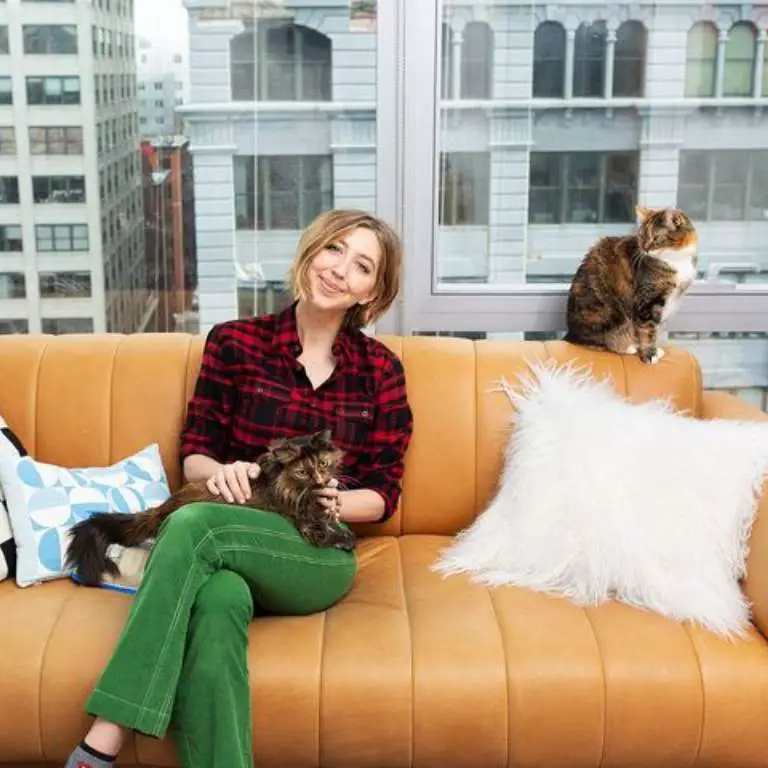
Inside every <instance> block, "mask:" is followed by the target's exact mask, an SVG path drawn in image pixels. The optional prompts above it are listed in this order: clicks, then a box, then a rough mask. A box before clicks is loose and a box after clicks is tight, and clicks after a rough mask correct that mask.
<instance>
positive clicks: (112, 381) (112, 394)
mask: <svg viewBox="0 0 768 768" xmlns="http://www.w3.org/2000/svg"><path fill="white" fill-rule="evenodd" d="M121 345H122V341H118V343H117V344H115V348H114V350H113V351H112V365H111V366H110V369H109V419H108V421H107V423H108V425H109V426H108V431H109V441H108V444H107V451H108V457H107V463H108V464H109V465H110V466H111V465H112V462H113V461H114V459H113V458H112V457H113V455H114V453H113V441H114V436H115V424H114V419H115V415H114V414H115V361H116V360H117V352H118V350H119V349H120V346H121Z"/></svg>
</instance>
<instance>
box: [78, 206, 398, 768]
mask: <svg viewBox="0 0 768 768" xmlns="http://www.w3.org/2000/svg"><path fill="white" fill-rule="evenodd" d="M401 258H402V257H401V245H400V241H399V239H398V237H397V235H396V234H395V233H394V232H393V231H392V230H391V229H390V228H389V227H388V226H387V225H386V224H384V223H383V222H381V221H380V220H378V219H376V218H374V217H372V216H370V215H368V214H366V213H363V212H361V211H354V210H336V211H330V212H328V213H325V214H322V215H321V216H319V217H318V218H317V219H316V220H315V221H314V222H313V223H312V224H311V225H310V226H309V227H308V228H307V230H306V231H305V232H304V233H303V234H302V237H301V240H300V242H299V248H298V254H297V257H296V259H295V262H294V264H293V266H292V268H291V273H290V283H291V288H292V291H293V294H294V297H295V299H296V300H295V302H294V303H293V304H292V305H291V306H290V307H288V308H287V309H286V310H284V311H283V312H280V313H279V314H276V315H269V316H264V317H258V318H249V319H244V320H235V321H230V322H226V323H221V324H220V325H217V326H215V327H214V328H213V329H212V330H211V332H210V334H209V335H208V338H207V340H206V345H205V349H204V351H203V357H202V364H201V369H200V374H199V377H198V380H197V385H196V388H195V392H194V395H193V397H192V399H191V401H190V403H189V407H188V414H187V419H186V423H185V425H184V429H183V432H182V440H181V458H182V460H183V468H184V477H185V479H186V480H187V481H194V480H206V481H207V485H208V488H209V489H210V490H211V491H212V492H213V493H215V494H216V495H219V496H220V497H221V499H222V502H221V503H220V504H218V503H217V504H192V505H188V506H187V507H184V508H183V509H181V510H178V511H177V512H176V513H175V514H174V515H173V516H172V517H171V518H169V519H168V521H167V522H166V525H165V527H164V528H163V530H162V532H161V534H160V536H159V537H158V539H157V543H156V545H155V547H154V550H153V553H152V557H151V558H150V559H149V562H148V564H147V568H146V570H145V574H144V579H143V582H142V585H141V588H140V590H139V592H138V594H137V595H136V598H135V602H134V604H133V605H132V607H131V612H130V614H129V617H128V620H127V622H126V625H125V628H124V629H123V632H122V635H121V637H120V640H119V642H118V644H117V647H116V649H115V652H114V655H113V657H112V659H111V660H110V662H109V664H108V665H107V667H106V669H105V670H104V672H103V673H102V676H101V678H100V680H99V681H98V683H97V685H96V687H95V689H94V690H93V692H92V693H91V696H90V698H89V700H88V702H87V705H86V710H87V711H88V712H89V713H90V714H92V715H95V716H96V720H95V722H94V723H93V726H92V727H91V729H90V731H89V732H88V734H87V735H86V737H85V739H84V740H83V741H82V742H81V744H80V745H79V746H78V747H77V749H76V750H75V751H74V752H73V753H72V755H71V756H70V758H69V761H68V762H67V768H103V766H108V765H110V764H111V763H112V762H113V761H114V759H115V756H116V755H117V754H118V752H119V751H120V749H121V747H122V745H123V743H124V740H125V737H126V734H127V733H128V730H129V729H134V730H136V731H138V732H140V733H145V734H149V735H151V736H156V737H162V736H164V734H165V732H166V730H167V728H168V726H169V724H170V723H171V721H172V722H173V727H172V730H173V733H174V737H175V741H176V744H177V747H178V752H179V758H180V761H181V763H182V765H183V766H187V767H194V768H214V766H223V767H225V768H239V766H251V765H252V739H251V701H250V692H249V683H248V671H247V655H246V654H247V637H248V635H247V630H248V625H249V623H250V622H251V620H252V618H253V616H254V614H255V613H256V612H260V611H266V612H271V613H282V614H307V613H312V612H315V611H322V610H325V609H326V608H329V607H330V606H332V605H333V604H335V603H336V602H338V601H339V600H340V599H341V598H342V597H344V595H345V594H346V593H347V592H348V591H349V589H350V587H351V585H352V582H353V580H354V577H355V572H356V561H355V556H354V553H349V552H342V551H340V550H334V549H319V548H316V547H313V546H312V545H310V544H308V543H307V542H306V541H305V540H304V539H303V538H302V537H300V536H299V534H298V533H297V532H296V530H295V528H293V526H292V525H290V523H288V522H287V521H285V520H284V519H283V518H282V517H280V516H279V515H274V514H269V513H266V512H260V511H258V510H252V509H250V508H243V507H241V506H239V505H240V504H242V503H243V501H245V499H246V498H247V497H248V494H249V487H250V484H249V478H254V477H256V476H257V473H258V467H257V466H256V465H255V464H253V463H249V459H251V458H253V457H254V456H256V455H258V454H259V453H260V452H261V451H262V450H263V449H264V448H265V446H266V445H267V443H268V442H269V441H270V440H272V439H273V438H275V437H280V436H286V437H287V436H293V435H297V434H306V433H308V432H311V431H315V430H317V429H319V428H324V427H330V428H331V429H332V430H333V434H334V438H335V440H336V441H337V443H338V444H339V445H340V447H342V448H343V449H344V450H345V451H346V453H347V459H346V461H347V464H346V465H345V468H344V472H345V486H346V485H347V484H349V485H350V486H352V487H351V488H349V489H348V490H340V489H339V488H338V487H337V486H335V485H333V486H332V487H326V488H324V489H322V490H320V491H318V493H319V494H320V495H321V498H322V501H323V503H324V504H325V506H326V507H328V509H329V510H330V512H331V513H332V514H335V515H337V516H338V518H339V519H341V520H343V521H345V522H348V523H357V522H375V521H383V520H386V519H387V518H389V517H390V516H391V515H392V514H393V513H394V511H395V508H396V505H397V502H398V499H399V496H400V480H401V477H402V472H403V458H404V454H405V451H406V448H407V446H408V444H409V441H410V438H411V432H412V413H411V409H410V407H409V404H408V401H407V397H406V391H405V379H404V374H403V368H402V365H401V363H400V361H399V360H398V358H397V357H396V356H395V355H394V354H392V353H391V352H390V351H389V350H388V349H387V348H386V347H385V346H384V345H383V344H381V343H380V342H377V341H375V340H374V339H372V338H370V337H369V336H367V335H365V334H364V333H363V332H362V331H361V328H362V327H363V326H364V325H367V324H368V323H371V322H373V321H375V320H376V319H377V318H378V317H380V316H381V315H382V314H383V313H384V312H386V310H387V309H388V308H389V307H390V305H391V304H392V302H393V301H394V299H395V297H396V296H397V293H398V291H399V287H400V269H401Z"/></svg>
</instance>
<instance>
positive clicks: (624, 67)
mask: <svg viewBox="0 0 768 768" xmlns="http://www.w3.org/2000/svg"><path fill="white" fill-rule="evenodd" d="M439 7H440V15H439V17H438V19H437V20H436V24H435V40H436V43H437V44H438V45H440V50H439V51H437V52H436V54H437V55H436V59H435V60H436V61H437V62H440V66H437V67H436V77H437V82H435V85H434V88H435V93H436V94H438V95H441V96H442V98H440V101H439V110H438V121H439V122H438V131H437V146H436V147H435V153H434V160H433V162H434V167H435V190H434V207H433V211H434V214H433V216H434V218H433V225H434V228H435V236H434V240H433V242H434V243H435V247H434V254H433V258H434V261H435V263H434V264H433V265H431V268H430V270H429V274H428V277H427V276H426V275H427V273H426V270H425V271H424V272H423V273H421V274H422V279H423V281H424V284H425V285H429V286H430V288H429V289H427V290H431V291H432V292H433V293H435V294H441V298H440V301H441V311H445V307H446V306H448V301H449V297H450V296H451V295H452V293H451V292H454V291H455V285H456V284H457V283H458V284H463V285H464V286H465V289H464V290H463V293H465V294H466V293H470V294H477V295H478V296H480V295H483V294H484V293H485V294H487V293H490V292H491V291H492V292H493V293H494V294H498V293H500V292H504V293H509V294H510V295H513V294H514V293H516V292H518V291H525V290H526V288H527V287H531V288H532V287H534V286H535V289H536V291H540V285H541V283H549V284H559V285H560V286H561V287H562V291H563V292H565V291H566V290H567V287H568V284H569V282H570V280H571V278H572V276H573V274H574V271H575V269H576V267H577V266H578V265H579V263H580V262H581V260H582V259H583V258H584V256H585V254H586V253H587V251H588V250H589V248H590V247H591V246H592V245H593V244H595V243H596V242H597V241H598V240H599V239H600V238H602V237H605V236H609V235H615V236H625V235H630V234H632V233H634V232H636V230H637V224H638V220H637V215H636V207H637V206H638V205H642V206H647V207H650V208H654V207H661V206H665V205H673V206H679V207H681V208H683V209H684V210H685V211H686V212H687V213H688V214H689V215H691V216H692V217H693V218H694V221H695V224H696V226H697V228H698V231H699V243H700V259H699V264H698V278H699V280H700V281H704V280H705V279H706V275H707V272H708V270H709V271H710V272H711V273H713V274H715V273H719V274H721V276H722V277H723V279H724V280H728V279H729V275H732V274H735V273H739V274H742V273H744V272H745V270H751V271H750V272H749V274H751V275H752V280H753V281H756V282H758V283H768V251H766V248H765V243H766V242H768V144H766V141H765V134H766V132H765V124H764V123H765V121H764V115H763V112H762V110H763V109H764V107H762V106H761V105H760V104H759V103H757V102H756V103H755V104H754V105H752V104H751V103H750V102H749V99H751V98H752V93H753V86H754V84H753V74H754V72H756V71H758V70H759V65H760V66H762V62H756V61H755V60H754V56H755V55H756V53H757V52H758V51H759V52H760V53H761V54H762V53H763V48H762V47H761V46H758V45H757V44H756V41H757V38H758V35H757V31H756V28H755V26H754V25H753V24H752V22H750V21H747V19H746V18H745V19H740V18H735V19H734V21H733V25H732V28H731V29H729V30H727V31H728V42H727V44H725V45H720V44H718V35H719V32H718V28H717V27H715V26H714V25H713V24H712V23H710V22H709V21H707V20H706V19H705V18H704V15H705V14H704V12H703V11H702V15H701V16H700V17H697V18H695V19H694V20H693V21H691V20H690V18H689V17H688V16H679V15H678V14H676V13H675V12H674V11H673V10H672V9H671V8H668V7H667V6H666V5H665V4H663V3H661V2H657V3H651V5H650V6H643V8H644V10H643V12H641V11H640V9H639V7H638V8H634V7H632V8H629V7H627V8H626V9H625V10H626V13H625V12H624V11H620V10H618V9H617V7H616V5H615V4H614V3H608V2H605V0H603V2H602V3H598V4H597V5H591V6H589V8H587V6H584V7H583V8H581V7H580V6H579V8H577V7H576V6H574V5H567V6H557V7H555V6H547V9H546V12H544V10H543V8H542V7H541V6H526V7H523V6H520V5H514V7H513V6H510V5H509V3H506V2H502V0H478V2H476V3H473V4H472V11H471V12H469V11H467V10H466V8H465V7H464V6H461V7H458V6H457V5H456V3H452V2H450V3H449V2H447V0H440V3H439ZM745 13H747V11H745ZM737 16H738V14H737ZM649 19H653V20H654V21H653V24H654V25H656V24H659V25H662V26H661V27H658V28H662V27H663V29H664V30H665V31H664V34H663V35H662V37H659V36H658V35H655V36H654V35H653V34H650V30H651V27H650V26H649V24H650V22H649ZM653 28H654V29H655V28H657V27H653ZM486 29H487V31H486ZM481 31H482V41H483V45H482V46H480V45H479V44H478V40H479V39H480V35H481ZM718 57H722V59H721V60H719V59H718ZM654 62H656V63H655V64H654ZM661 62H663V64H662V63H661ZM718 72H719V73H720V77H719V81H718V77H717V76H716V74H717V73H718ZM488 73H490V79H491V82H490V83H487V82H486V78H487V76H488ZM767 76H768V71H767ZM763 87H764V86H763ZM716 92H717V93H719V94H722V96H723V98H724V99H725V97H730V96H731V95H738V96H739V98H740V101H739V102H738V103H731V102H729V101H725V100H724V101H723V102H722V103H720V102H717V100H715V101H714V102H707V101H706V98H705V99H704V100H703V101H702V100H701V97H715V94H716ZM479 94H484V95H483V97H482V99H480V98H478V96H479ZM485 94H487V95H485ZM744 99H747V101H746V102H745V101H744ZM688 102H690V103H688ZM672 104H675V107H674V108H672V106H671V105H672ZM418 108H419V107H418V106H414V109H418ZM424 119H426V116H425V118H424ZM448 286H450V290H448ZM443 287H445V289H446V290H445V291H441V288H443ZM443 297H444V298H443ZM435 306H437V305H435ZM683 306H685V301H684V302H683Z"/></svg>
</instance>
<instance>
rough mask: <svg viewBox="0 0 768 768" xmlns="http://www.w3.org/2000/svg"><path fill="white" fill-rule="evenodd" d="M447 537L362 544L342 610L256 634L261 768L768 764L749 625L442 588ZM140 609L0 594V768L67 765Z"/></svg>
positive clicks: (67, 590) (266, 625) (98, 596)
mask: <svg viewBox="0 0 768 768" xmlns="http://www.w3.org/2000/svg"><path fill="white" fill-rule="evenodd" d="M447 543H448V539H447V538H446V537H439V536H420V535H419V536H417V535H409V536H403V537H401V538H391V537H378V538H370V539H364V540H362V541H361V544H360V547H359V562H360V574H359V578H358V581H357V584H356V585H355V588H354V589H353V591H352V592H351V593H350V595H349V596H348V597H347V598H346V599H345V600H344V601H343V602H342V603H341V604H339V605H337V606H336V607H335V608H333V609H332V610H330V611H328V612H327V613H324V614H317V615H314V616H307V617H295V618H293V617H290V618H276V617H268V618H261V619H258V620H257V621H254V622H253V624H252V625H251V630H250V641H251V646H250V651H249V663H250V668H251V684H252V690H253V706H254V710H253V720H254V726H255V744H254V751H255V756H256V764H257V765H260V766H281V767H284V766H289V765H290V766H303V765H306V766H313V765H318V764H320V763H321V764H322V765H325V766H341V765H345V766H347V765H348V766H357V767H358V768H361V767H362V766H382V765H386V766H391V767H392V768H395V767H396V766H409V765H413V764H415V765H420V766H447V765H450V766H459V765H461V766H500V765H512V764H513V765H521V766H545V765H547V766H549V765H555V764H560V765H565V764H567V765H569V766H596V765H598V764H602V765H604V766H625V765H626V766H629V765H637V764H638V758H639V757H640V756H641V757H642V764H643V765H644V766H646V768H650V766H655V765H687V764H691V763H694V762H696V761H697V759H698V761H699V762H701V763H705V764H707V765H717V766H718V767H719V768H728V767H729V766H749V765H763V764H764V760H765V754H767V753H768V644H766V642H765V640H764V639H763V638H762V637H761V636H760V635H758V634H757V633H756V632H754V633H752V634H751V635H750V637H749V638H748V639H746V640H743V641H739V642H734V643H728V642H725V641H722V640H720V639H718V638H716V637H714V636H713V635H711V634H709V633H707V632H705V631H703V630H700V629H698V628H696V627H688V626H682V625H679V624H675V623H673V622H670V621H668V620H666V619H663V618H662V617H660V616H657V615H655V614H650V613H645V612H642V611H639V610H637V609H634V608H630V607H628V606H624V605H619V604H613V603H611V604H605V605H602V606H599V607H595V608H590V609H586V610H584V609H581V608H577V607H575V606H573V605H571V604H570V603H569V602H567V601H565V600H562V599H555V598H550V597H547V596H544V595H539V594H535V593H533V592H529V591H525V590H518V589H513V588H501V589H498V590H491V591H489V590H488V589H486V588H485V587H481V586H477V585H472V584H470V583H469V582H468V581H467V580H466V579H465V578H463V577H451V578H448V579H443V578H442V577H441V576H440V575H438V574H435V573H432V572H431V571H430V570H429V566H430V565H431V563H432V562H434V560H435V557H436V556H437V553H438V551H439V550H440V548H441V547H443V546H445V545H446V544H447ZM131 599H132V598H130V597H128V596H125V595H121V594H117V593H113V592H108V591H105V590H96V589H87V588H84V587H76V586H75V585H73V584H71V583H69V582H67V581H61V582H53V583H48V584H44V585H41V586H36V587H30V588H27V589H23V590H22V589H19V588H17V587H16V586H15V584H13V583H12V582H4V583H2V584H0V617H2V619H0V626H1V627H2V630H0V648H1V649H2V650H1V652H0V680H2V689H1V690H2V694H1V695H0V765H2V764H3V763H8V762H13V761H23V760H29V761H33V760H45V759H48V760H53V761H59V762H61V761H63V759H64V758H65V757H66V755H67V754H68V751H69V750H70V749H71V747H72V744H73V743H75V742H76V740H77V739H78V738H80V737H81V736H82V734H83V732H84V730H85V728H87V725H88V722H89V718H88V717H87V716H86V715H85V714H84V713H83V712H82V706H83V702H84V700H85V698H86V696H87V695H88V691H89V689H90V688H91V686H92V685H93V684H94V682H95V680H96V678H97V676H98V674H99V671H100V669H101V668H102V666H103V665H104V663H105V662H106V660H107V658H108V656H109V653H110V650H111V648H112V646H113V645H114V643H115V641H116V640H117V637H118V634H119V632H120V629H121V627H122V625H123V623H124V621H125V616H126V612H127V609H128V607H129V605H130V602H131ZM601 761H602V762H601ZM124 764H126V765H128V764H137V765H138V764H141V765H153V766H161V765H175V764H176V761H175V753H174V750H173V747H172V746H171V744H170V741H169V740H165V741H163V742H158V741H156V740H152V739H146V738H143V737H139V738H137V739H135V740H131V741H130V742H129V744H128V745H127V747H126V754H125V763H124Z"/></svg>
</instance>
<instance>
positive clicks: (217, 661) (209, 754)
mask: <svg viewBox="0 0 768 768" xmlns="http://www.w3.org/2000/svg"><path fill="white" fill-rule="evenodd" d="M356 570H357V566H356V559H355V555H354V553H349V552H342V551H340V550H336V549H319V548H317V547H314V546H313V545H311V544H309V543H308V542H307V541H306V540H305V539H304V538H302V537H301V536H300V535H299V534H298V532H297V531H296V529H295V528H294V527H293V525H291V524H290V523H289V522H287V521H286V520H285V519H283V518H282V517H280V516H279V515H276V514H272V513H269V512H263V511H261V510H254V509H249V508H245V507H242V506H238V505H229V504H221V503H214V504H211V503H195V504H189V505H187V506H185V507H183V508H181V509H179V510H177V511H176V512H175V513H174V514H173V515H171V517H169V518H168V520H166V522H165V524H164V525H163V528H162V530H161V532H160V534H159V535H158V537H157V542H156V544H155V547H154V549H153V551H152V554H151V556H150V557H149V560H148V562H147V566H146V569H145V572H144V576H143V579H142V583H141V587H140V589H139V591H138V593H137V594H136V596H135V598H134V602H133V605H132V606H131V610H130V613H129V615H128V618H127V621H126V624H125V627H124V628H123V630H122V633H121V635H120V638H119V640H118V642H117V646H116V648H115V651H114V654H113V656H112V658H111V659H110V661H109V663H108V664H107V666H106V668H105V669H104V671H103V672H102V674H101V677H100V678H99V680H98V682H97V684H96V687H95V688H94V690H93V691H92V693H91V695H90V697H89V699H88V701H87V703H86V711H87V712H88V713H89V714H91V715H100V716H101V717H103V718H105V719H107V720H110V721H112V722H115V723H118V724H120V725H123V726H126V727H127V728H132V729H134V730H136V731H139V732H140V733H143V734H146V735H149V736H154V737H163V736H164V735H165V733H166V731H167V730H170V732H171V733H172V735H173V738H174V740H175V742H176V745H177V749H178V753H179V760H180V762H181V764H182V766H184V768H241V767H242V768H250V766H252V765H253V749H252V734H251V697H250V688H249V678H248V663H247V649H248V626H249V624H250V622H251V621H252V620H253V618H254V615H255V614H258V613H267V614H278V615H280V614H283V615H304V614H310V613H315V612H318V611H323V610H325V609H327V608H329V607H331V606H332V605H333V604H335V603H336V602H338V601H339V600H341V599H342V598H343V597H344V596H345V595H346V594H347V592H348V591H349V589H350V588H351V586H352V583H353V581H354V578H355V574H356ZM169 726H170V728H169Z"/></svg>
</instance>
